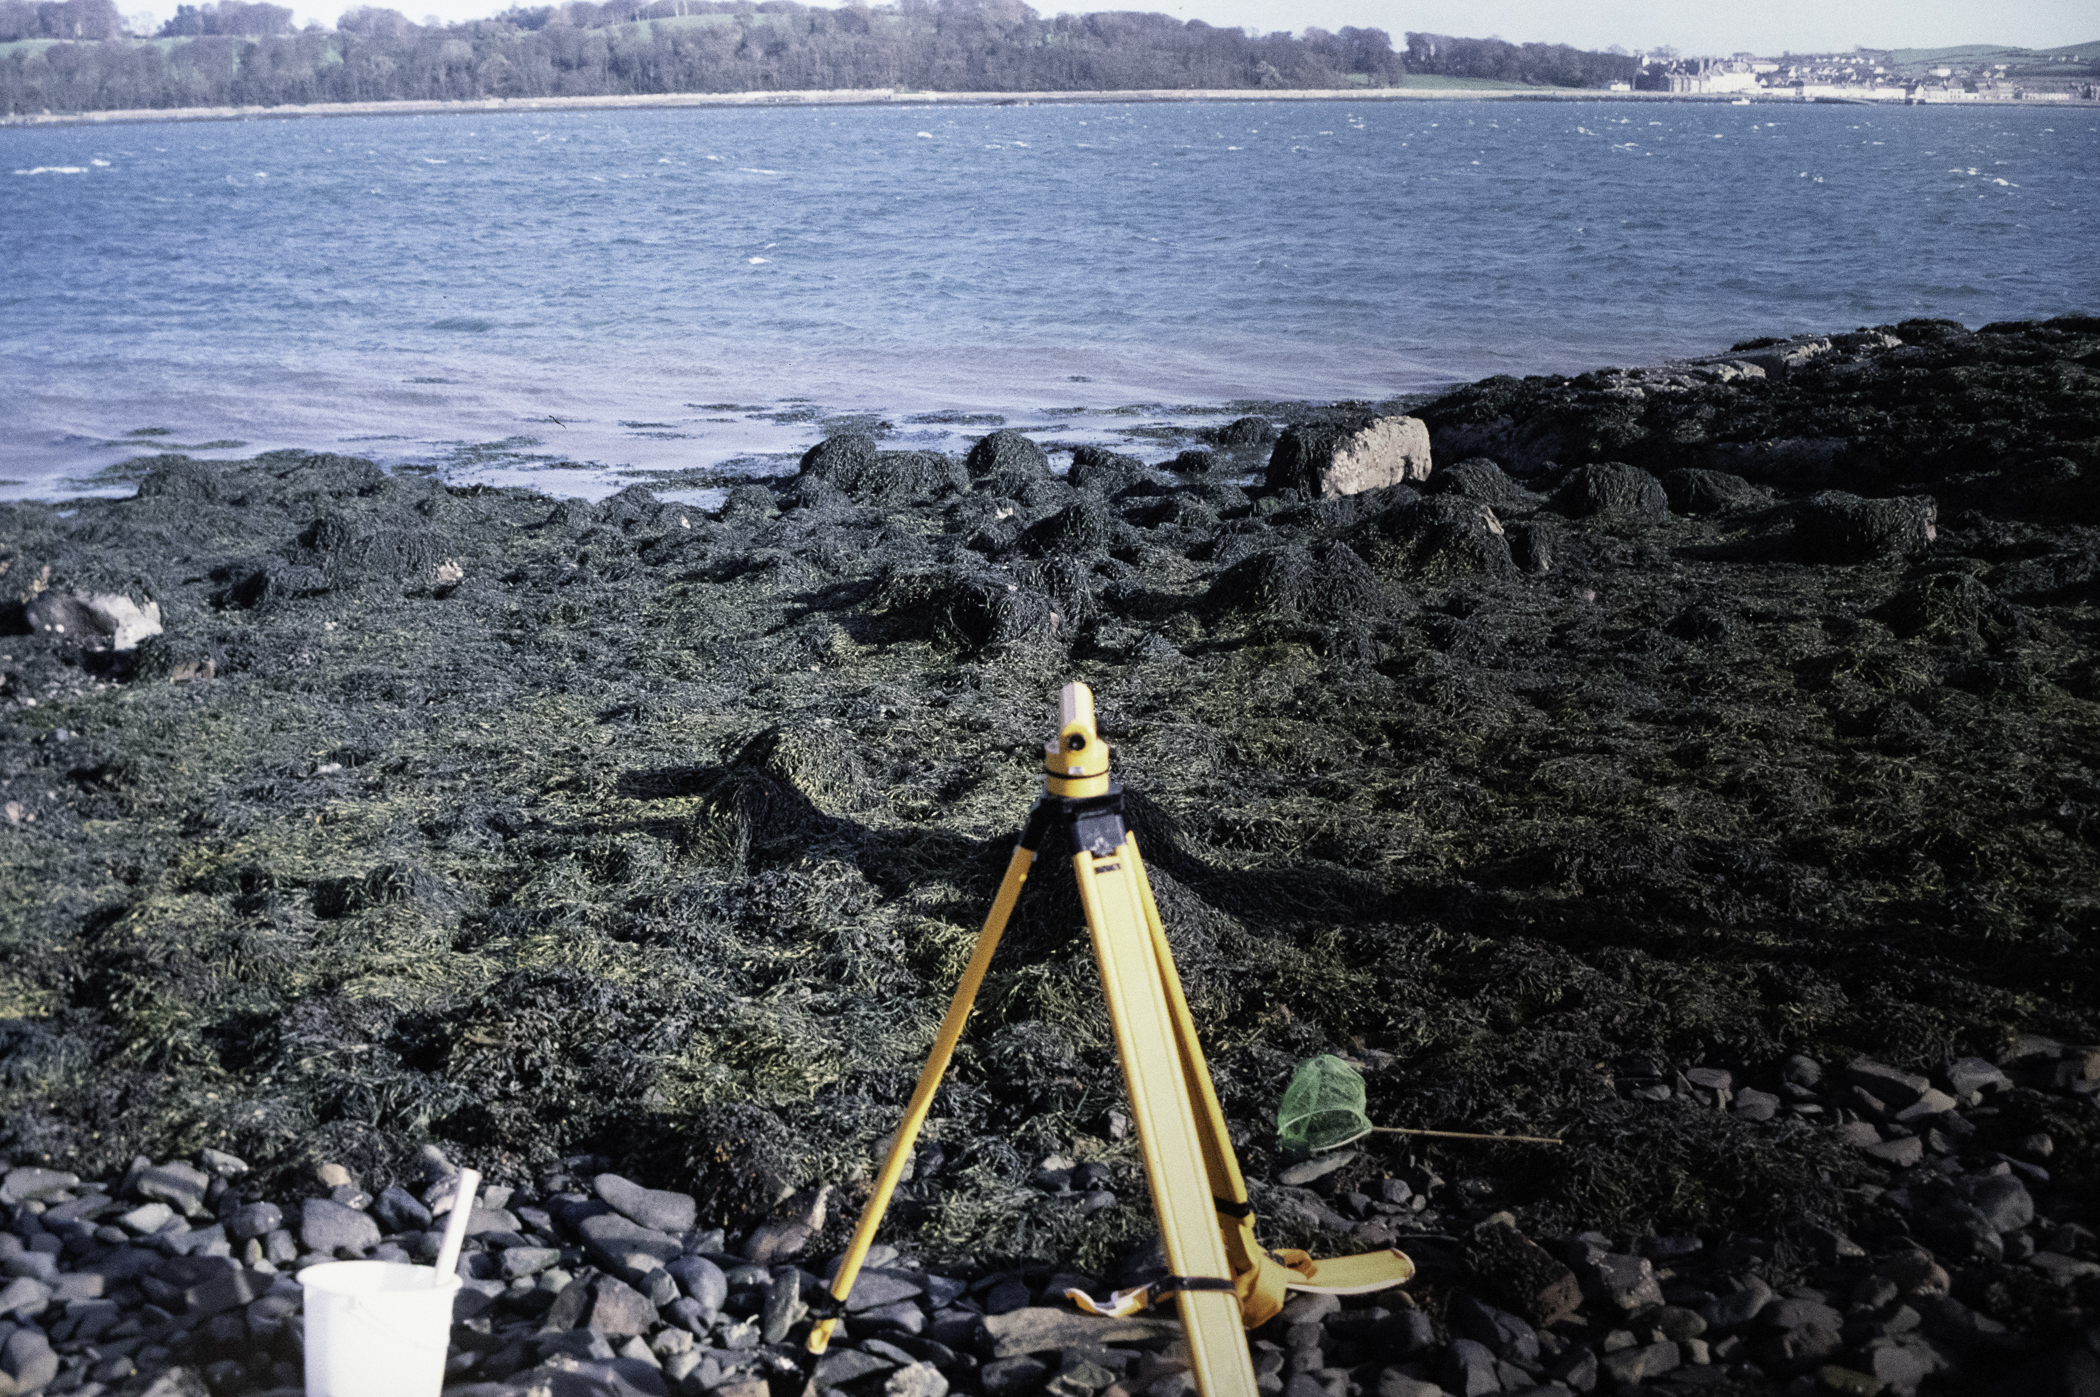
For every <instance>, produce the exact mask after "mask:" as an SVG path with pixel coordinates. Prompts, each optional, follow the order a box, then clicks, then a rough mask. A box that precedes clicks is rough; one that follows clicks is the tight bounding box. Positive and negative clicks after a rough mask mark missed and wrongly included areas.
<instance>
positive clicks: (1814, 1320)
mask: <svg viewBox="0 0 2100 1397" xmlns="http://www.w3.org/2000/svg"><path fill="white" fill-rule="evenodd" d="M1757 1322H1758V1323H1759V1324H1761V1325H1763V1326H1764V1327H1765V1328H1767V1329H1799V1328H1800V1327H1801V1326H1802V1325H1804V1324H1819V1325H1821V1326H1823V1327H1824V1328H1825V1329H1842V1328H1844V1327H1845V1317H1844V1316H1843V1315H1841V1314H1839V1313H1838V1312H1837V1311H1836V1310H1834V1309H1832V1308H1831V1307H1830V1306H1828V1305H1825V1304H1823V1303H1822V1302H1821V1301H1819V1300H1796V1299H1792V1298H1784V1299H1779V1300H1774V1301H1773V1302H1772V1303H1771V1304H1769V1305H1767V1306H1765V1308H1764V1312H1763V1313H1762V1314H1760V1315H1758V1317H1757Z"/></svg>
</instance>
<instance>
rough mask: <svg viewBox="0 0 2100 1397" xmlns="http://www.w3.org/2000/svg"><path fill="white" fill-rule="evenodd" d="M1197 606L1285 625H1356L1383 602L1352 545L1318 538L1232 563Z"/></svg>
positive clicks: (1370, 616)
mask: <svg viewBox="0 0 2100 1397" xmlns="http://www.w3.org/2000/svg"><path fill="white" fill-rule="evenodd" d="M1203 608H1204V610H1205V611H1206V612H1207V613H1208V614H1210V615H1212V616H1230V615H1238V616H1244V617H1250V618H1257V619H1260V620H1265V621H1271V622H1281V623H1283V624H1287V625H1317V626H1349V625H1357V626H1361V625H1363V624H1365V623H1367V622H1369V621H1372V620H1375V619H1377V618H1378V617H1379V616H1380V615H1382V614H1383V613H1384V610H1385V601H1384V596H1383V593H1382V591H1381V589H1380V587H1379V585H1378V576H1377V574H1376V573H1374V572H1372V571H1371V569H1370V567H1369V566H1368V565H1367V564H1366V563H1365V562H1364V560H1363V559H1362V558H1360V557H1358V556H1357V554H1356V552H1355V550H1354V549H1352V548H1350V547H1349V546H1348V545H1347V544H1345V543H1342V542H1341V541H1339V540H1336V539H1322V540H1320V541H1319V542H1317V543H1315V544H1313V545H1312V546H1311V547H1310V548H1301V547H1296V546H1289V547H1283V548H1271V549H1267V550H1265V551H1263V552H1260V553H1257V554H1255V555H1254V556H1253V557H1251V558H1245V559H1242V560H1241V561H1240V562H1237V563H1235V564H1233V565H1232V566H1231V567H1229V568H1227V569H1225V571H1224V572H1222V573H1220V574H1219V576H1218V580H1217V581H1216V582H1214V583H1212V584H1211V587H1210V590H1209V591H1208V592H1207V593H1205V594H1204V597H1203Z"/></svg>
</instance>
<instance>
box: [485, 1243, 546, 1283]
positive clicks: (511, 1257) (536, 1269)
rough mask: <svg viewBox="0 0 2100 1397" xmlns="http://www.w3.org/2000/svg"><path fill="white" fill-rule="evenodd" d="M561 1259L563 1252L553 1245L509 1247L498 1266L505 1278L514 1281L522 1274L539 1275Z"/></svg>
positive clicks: (498, 1271)
mask: <svg viewBox="0 0 2100 1397" xmlns="http://www.w3.org/2000/svg"><path fill="white" fill-rule="evenodd" d="M560 1260H561V1253H560V1252H558V1251H556V1250H555V1249H554V1248H553V1247H507V1248H505V1249H504V1252H503V1259H502V1260H501V1261H499V1262H497V1263H496V1268H497V1273H498V1274H499V1275H501V1276H502V1277H503V1279H505V1280H507V1281H514V1280H517V1279H518V1278H519V1277H521V1276H537V1275H538V1274H539V1273H540V1272H542V1271H544V1270H546V1269H547V1268H548V1267H550V1266H552V1265H553V1264H554V1263H555V1262H557V1261H560Z"/></svg>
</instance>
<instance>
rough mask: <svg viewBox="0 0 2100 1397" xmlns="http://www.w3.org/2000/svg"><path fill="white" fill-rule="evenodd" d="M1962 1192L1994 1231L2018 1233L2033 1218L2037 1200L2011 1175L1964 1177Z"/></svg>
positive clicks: (1960, 1187) (1963, 1196)
mask: <svg viewBox="0 0 2100 1397" xmlns="http://www.w3.org/2000/svg"><path fill="white" fill-rule="evenodd" d="M1959 1191H1960V1194H1961V1197H1962V1199H1963V1201H1964V1202H1966V1203H1968V1204H1969V1206H1970V1207H1972V1208H1974V1209H1976V1211H1977V1212H1978V1213H1980V1214H1981V1215H1982V1216H1983V1220H1984V1221H1985V1222H1986V1223H1988V1224H1989V1225H1990V1228H1991V1230H1992V1231H1994V1232H2000V1233H2004V1232H2017V1231H2019V1230H2020V1229H2021V1228H2023V1227H2025V1226H2027V1225H2028V1224H2029V1223H2031V1222H2033V1221H2034V1199H2033V1197H2032V1196H2031V1195H2029V1193H2028V1192H2027V1185H2025V1184H2023V1183H2021V1182H2020V1181H2019V1179H2017V1178H2016V1177H2014V1176H2013V1175H2011V1174H1985V1175H1983V1176H1981V1177H1979V1178H1970V1179H1964V1180H1963V1181H1962V1182H1961V1184H1960V1186H1959Z"/></svg>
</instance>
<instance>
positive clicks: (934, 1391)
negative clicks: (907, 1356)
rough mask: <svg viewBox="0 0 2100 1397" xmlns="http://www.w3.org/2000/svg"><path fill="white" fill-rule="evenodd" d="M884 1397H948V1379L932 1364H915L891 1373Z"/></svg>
mask: <svg viewBox="0 0 2100 1397" xmlns="http://www.w3.org/2000/svg"><path fill="white" fill-rule="evenodd" d="M882 1393H883V1397H948V1379H947V1378H945V1377H943V1376H941V1370H940V1369H938V1368H936V1367H934V1366H933V1365H932V1364H931V1363H923V1362H922V1363H914V1364H912V1365H911V1366H910V1367H908V1368H899V1369H898V1370H897V1371H896V1372H894V1373H891V1374H890V1376H889V1380H888V1381H887V1382H885V1383H883V1385H882Z"/></svg>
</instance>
